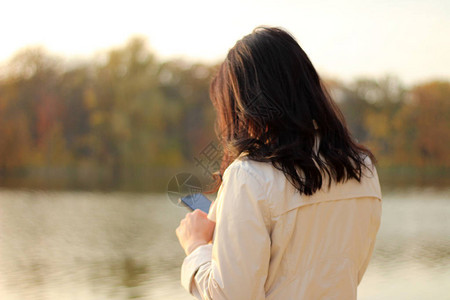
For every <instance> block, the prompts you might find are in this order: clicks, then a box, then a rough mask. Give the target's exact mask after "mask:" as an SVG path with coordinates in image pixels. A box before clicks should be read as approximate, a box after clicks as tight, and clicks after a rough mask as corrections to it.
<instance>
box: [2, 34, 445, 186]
mask: <svg viewBox="0 0 450 300" xmlns="http://www.w3.org/2000/svg"><path fill="white" fill-rule="evenodd" d="M215 69H216V66H214V65H205V64H196V63H191V62H188V61H183V60H172V61H160V60H158V58H157V57H156V56H155V55H154V54H153V53H152V51H150V50H149V48H148V46H147V44H146V42H145V40H144V39H140V38H133V39H131V40H130V41H129V42H128V43H127V44H126V45H125V46H124V47H122V48H117V49H113V50H110V51H109V52H107V53H103V55H102V56H101V57H100V58H98V59H92V61H86V62H80V63H76V64H73V63H72V64H69V63H67V62H65V61H64V60H63V59H61V58H58V57H54V56H52V55H50V54H49V53H47V52H46V51H45V50H43V49H39V48H35V49H28V50H24V51H22V52H20V53H18V54H17V55H16V56H15V57H14V58H13V59H11V60H10V61H9V62H8V63H7V65H5V67H4V70H2V72H1V74H0V186H5V187H23V188H40V189H46V188H69V189H131V190H147V191H148V190H152V191H153V190H154V191H156V190H164V189H165V188H166V185H167V182H168V181H169V179H170V177H172V176H173V175H175V174H176V172H178V171H180V170H183V169H184V170H189V169H190V168H193V159H194V157H196V156H197V155H199V153H200V152H201V151H202V149H204V148H205V147H206V146H207V145H208V144H209V143H210V142H211V141H214V140H215V135H214V129H213V128H214V126H213V124H214V118H215V114H214V111H213V108H212V105H211V104H210V101H209V92H208V88H209V81H210V79H211V76H212V74H213V72H214V71H215ZM325 81H326V82H327V84H328V86H329V88H330V90H331V92H332V95H334V97H335V99H336V101H337V102H338V104H339V105H340V107H341V109H342V111H343V113H344V115H345V117H346V120H347V123H348V126H349V127H350V129H351V131H352V133H353V135H354V136H355V138H356V139H357V140H359V141H360V142H362V143H364V144H366V145H368V146H369V148H370V149H372V150H373V151H374V153H375V155H376V156H377V158H378V161H379V170H380V174H381V179H382V180H384V181H386V182H390V183H392V184H397V183H408V182H411V183H413V184H414V185H417V184H420V183H423V184H434V183H441V184H448V183H449V182H448V177H449V176H448V175H449V174H450V156H449V153H450V131H449V129H450V82H448V81H432V82H425V83H421V84H418V85H416V86H413V87H408V88H407V87H404V86H403V85H402V83H401V82H400V80H399V79H398V78H396V77H392V76H386V77H384V78H382V79H380V80H375V79H368V78H365V79H358V80H355V81H354V82H353V83H351V84H343V83H340V82H338V81H332V80H325Z"/></svg>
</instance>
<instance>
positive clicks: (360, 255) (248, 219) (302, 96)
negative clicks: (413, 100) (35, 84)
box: [176, 27, 381, 300]
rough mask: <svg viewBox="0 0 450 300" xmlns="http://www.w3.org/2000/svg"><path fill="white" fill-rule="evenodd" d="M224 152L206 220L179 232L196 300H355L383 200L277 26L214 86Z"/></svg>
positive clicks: (357, 148)
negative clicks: (216, 185)
mask: <svg viewBox="0 0 450 300" xmlns="http://www.w3.org/2000/svg"><path fill="white" fill-rule="evenodd" d="M210 96H211V100H212V102H213V104H214V106H215V108H216V111H217V124H218V126H217V129H218V136H219V138H220V139H221V142H222V144H223V148H224V156H223V160H222V165H221V170H220V171H221V172H220V173H221V174H223V176H219V177H218V184H220V188H219V190H218V194H217V199H216V201H214V203H213V205H212V207H211V210H210V212H209V214H208V215H207V214H205V213H203V212H201V211H199V210H196V211H194V212H192V213H188V214H187V215H186V217H185V218H184V219H183V220H182V221H181V223H180V226H179V227H178V228H177V230H176V234H177V236H178V238H179V240H180V243H181V245H182V247H183V248H184V249H185V252H186V254H187V257H186V258H185V259H184V261H183V265H182V270H181V281H182V285H183V286H184V287H185V288H186V289H187V290H188V291H189V292H190V293H191V294H192V295H194V296H195V297H196V298H198V299H214V300H216V299H232V300H240V299H252V300H254V299H308V300H310V299H313V300H314V299H345V300H348V299H356V291H357V286H358V284H359V282H360V281H361V278H362V276H363V274H364V272H365V270H366V268H367V265H368V263H369V260H370V257H371V255H372V252H373V248H374V243H375V238H376V234H377V231H378V228H379V225H380V217H381V192H380V186H379V181H378V176H377V172H376V169H375V167H374V166H373V165H372V161H374V157H373V155H372V153H371V152H370V151H369V150H368V149H367V148H365V147H364V146H362V145H359V144H357V143H356V142H355V141H354V140H353V139H352V138H351V136H350V134H349V131H348V129H347V128H346V125H345V122H344V118H343V117H342V114H341V113H340V111H339V109H338V108H337V107H336V105H335V103H334V102H333V101H332V100H331V98H330V97H329V94H328V93H327V92H326V89H325V88H324V87H323V85H322V82H321V80H320V78H319V76H318V74H317V72H316V70H315V69H314V67H313V65H312V64H311V61H310V60H309V59H308V57H307V55H306V54H305V52H304V51H303V50H302V48H301V47H300V46H299V45H298V44H297V42H296V41H295V39H294V38H293V37H292V36H291V35H290V34H288V33H287V32H286V31H284V30H282V29H279V28H270V27H258V28H256V29H255V30H254V31H253V32H252V33H251V34H249V35H247V36H245V37H244V38H242V39H241V40H239V41H238V42H237V43H236V45H235V46H234V47H233V48H232V49H231V50H230V51H229V52H228V55H227V58H226V59H225V61H224V62H223V63H222V65H221V66H220V69H219V71H218V73H217V75H216V76H215V78H214V79H213V81H212V83H211V88H210Z"/></svg>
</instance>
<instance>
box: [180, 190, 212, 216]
mask: <svg viewBox="0 0 450 300" xmlns="http://www.w3.org/2000/svg"><path fill="white" fill-rule="evenodd" d="M180 200H181V202H182V203H183V204H184V205H186V206H187V207H188V208H189V209H190V210H191V211H194V210H196V209H197V208H198V209H200V210H202V211H204V212H205V213H208V212H209V207H210V206H211V201H210V200H209V199H208V198H206V197H205V195H203V194H192V195H188V196H185V197H182V198H181V199H180Z"/></svg>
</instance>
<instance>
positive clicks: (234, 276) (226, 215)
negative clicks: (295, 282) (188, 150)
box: [181, 165, 271, 300]
mask: <svg viewBox="0 0 450 300" xmlns="http://www.w3.org/2000/svg"><path fill="white" fill-rule="evenodd" d="M260 182H261V181H258V178H257V174H255V173H254V172H251V171H250V170H245V169H244V168H241V167H239V165H238V166H232V168H229V169H227V171H226V172H225V174H224V180H223V183H222V186H221V188H220V190H219V193H218V195H217V199H216V201H218V203H217V211H216V227H215V233H214V238H213V243H212V245H211V244H209V245H203V246H200V247H198V248H197V249H195V250H194V251H193V252H192V253H190V254H189V255H188V256H187V257H186V258H185V259H184V261H183V265H182V274H181V280H182V284H183V286H184V287H185V289H186V290H188V291H189V292H190V293H191V294H192V295H193V296H195V297H196V298H197V299H213V300H220V299H233V300H240V299H242V300H248V299H255V300H257V299H265V290H264V284H265V281H266V278H267V272H268V267H269V260H270V243H271V242H270V234H269V230H270V229H269V226H270V225H269V222H268V220H270V217H269V209H268V206H267V197H266V196H265V192H264V191H265V188H264V186H263V185H262V184H261V183H260Z"/></svg>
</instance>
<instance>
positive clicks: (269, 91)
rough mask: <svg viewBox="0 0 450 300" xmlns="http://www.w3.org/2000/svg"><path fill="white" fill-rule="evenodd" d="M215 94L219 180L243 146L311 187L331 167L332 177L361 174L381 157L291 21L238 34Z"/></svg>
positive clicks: (310, 190)
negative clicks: (349, 121)
mask: <svg viewBox="0 0 450 300" xmlns="http://www.w3.org/2000/svg"><path fill="white" fill-rule="evenodd" d="M210 97H211V101H212V102H213V105H214V107H215V109H216V112H217V123H216V133H217V135H218V137H219V140H220V141H221V144H222V146H223V151H224V153H223V158H222V164H221V167H220V171H219V172H220V174H219V175H220V176H217V178H216V179H217V180H216V184H217V185H216V188H217V187H218V186H219V185H220V183H221V180H222V178H221V174H223V172H224V171H225V169H226V168H227V167H228V166H229V165H230V164H231V162H233V160H235V159H236V158H237V157H238V156H239V155H240V154H241V153H246V154H247V156H248V157H249V159H252V160H255V161H263V162H271V163H272V164H273V166H274V167H275V168H277V169H279V170H281V171H283V173H284V174H285V175H286V177H287V179H288V180H289V181H290V182H291V183H292V184H293V185H294V186H295V188H297V190H298V191H300V193H302V194H305V195H312V194H314V193H315V192H316V191H317V190H319V189H320V188H321V187H322V181H323V177H324V175H327V176H328V178H329V181H328V184H331V180H332V179H333V180H335V181H336V182H345V181H346V180H348V179H351V178H354V179H356V180H358V181H360V180H361V176H362V174H363V173H362V168H363V167H368V166H366V165H365V162H364V161H365V158H366V157H367V156H369V157H370V158H371V159H372V161H374V160H375V159H374V157H373V154H372V153H371V152H370V151H369V150H368V149H367V148H365V147H364V146H362V145H359V144H357V143H356V142H355V141H354V140H353V139H352V137H351V135H350V133H349V131H348V129H347V126H346V124H345V120H344V117H343V115H342V113H341V112H340V110H339V108H338V107H337V106H336V104H335V103H334V101H333V100H332V99H331V97H330V94H329V93H328V92H327V89H326V88H325V86H324V85H323V83H322V81H321V79H320V78H319V75H318V74H317V72H316V70H315V69H314V67H313V65H312V63H311V61H310V60H309V58H308V56H307V55H306V53H305V52H304V51H303V49H302V48H301V47H300V45H299V44H298V43H297V42H296V40H295V39H294V38H293V37H292V35H290V34H289V33H288V32H286V31H285V30H283V29H280V28H274V27H261V26H260V27H257V28H255V29H254V30H253V32H252V33H251V34H249V35H246V36H245V37H243V38H242V39H241V40H239V41H237V42H236V45H235V46H234V47H233V48H231V49H230V51H229V52H228V55H227V57H226V59H225V61H224V62H223V63H222V64H221V66H220V68H219V70H218V72H217V74H216V75H215V77H214V78H213V80H212V82H211V86H210ZM317 137H319V138H320V144H319V145H318V148H317V149H316V150H318V151H317V152H316V151H315V150H314V145H315V140H316V138H317Z"/></svg>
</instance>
